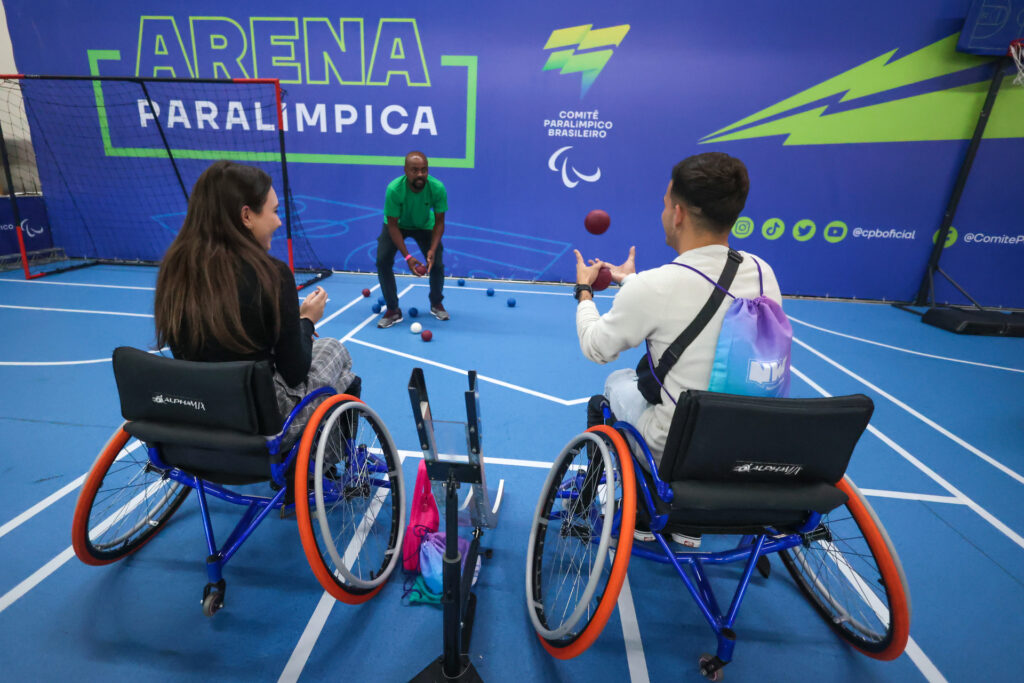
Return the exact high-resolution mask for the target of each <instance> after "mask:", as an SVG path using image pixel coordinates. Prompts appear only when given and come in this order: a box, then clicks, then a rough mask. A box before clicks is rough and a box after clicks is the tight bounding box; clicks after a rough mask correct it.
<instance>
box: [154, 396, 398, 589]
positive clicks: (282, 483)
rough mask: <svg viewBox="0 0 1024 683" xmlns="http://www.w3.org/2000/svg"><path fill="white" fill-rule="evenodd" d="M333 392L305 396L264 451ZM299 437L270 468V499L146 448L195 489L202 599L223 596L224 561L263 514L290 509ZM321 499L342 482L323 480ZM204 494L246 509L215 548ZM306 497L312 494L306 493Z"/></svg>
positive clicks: (377, 467) (374, 467)
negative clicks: (202, 544) (202, 546)
mask: <svg viewBox="0 0 1024 683" xmlns="http://www.w3.org/2000/svg"><path fill="white" fill-rule="evenodd" d="M336 393H337V392H336V391H335V390H334V389H333V388H331V387H323V388H320V389H317V390H315V391H313V392H311V393H309V394H307V395H306V396H305V397H303V399H302V400H301V401H299V403H298V404H297V405H296V406H295V407H294V408H292V410H291V412H290V413H289V414H288V417H287V419H285V421H284V425H283V426H282V427H281V431H280V432H279V433H278V434H277V435H276V436H274V437H273V438H272V439H270V440H268V441H267V451H268V453H269V454H270V455H271V456H274V455H277V454H278V451H279V449H280V448H281V444H282V442H283V441H284V438H285V435H286V434H287V433H288V430H289V428H290V427H291V425H292V423H293V422H294V420H295V418H296V416H297V415H298V414H299V413H300V412H302V410H303V409H304V408H306V406H308V405H309V404H310V403H311V402H312V401H314V400H316V399H318V398H320V397H325V396H330V395H334V394H336ZM301 441H302V439H301V437H299V438H296V439H295V441H294V443H293V444H292V445H291V448H290V449H289V451H288V456H287V457H286V458H284V459H283V460H282V461H281V462H280V463H277V464H273V463H272V464H271V465H270V479H271V481H272V482H273V483H274V484H276V485H277V486H279V487H280V490H278V491H277V493H276V494H275V495H274V496H273V497H267V496H253V495H247V494H241V493H237V492H235V491H232V490H230V489H228V488H226V487H225V486H222V485H220V484H215V483H212V482H209V481H206V480H205V479H202V478H201V477H198V476H196V475H194V474H189V473H187V472H184V471H182V470H180V469H178V468H176V467H173V466H170V465H168V464H166V463H165V462H163V460H162V459H161V457H160V451H159V449H158V448H153V447H149V448H148V451H149V460H150V462H151V463H152V464H153V466H154V467H156V468H159V469H160V470H163V471H165V472H167V476H168V478H169V479H171V480H172V481H175V482H178V483H180V484H182V485H184V486H189V487H191V488H194V489H196V491H197V492H198V496H199V508H200V511H201V513H202V519H203V531H204V532H205V534H206V546H207V549H208V550H209V555H208V556H207V558H206V572H207V576H208V577H209V583H208V584H207V585H206V587H205V588H204V589H203V598H204V600H205V599H206V597H207V596H208V595H209V594H210V593H211V592H219V593H221V594H223V593H224V589H225V582H224V578H223V571H224V567H225V566H226V565H227V563H228V561H229V560H230V559H231V558H232V557H233V556H234V554H235V553H236V552H237V551H238V549H239V548H240V547H241V546H242V544H243V543H244V542H245V541H246V539H248V538H249V536H250V535H251V534H252V532H253V531H254V530H255V529H256V527H257V526H259V525H260V523H261V522H262V521H263V520H264V519H266V517H267V515H268V514H270V512H271V511H272V510H280V509H293V508H294V506H295V504H294V503H287V504H286V503H284V497H285V494H286V492H287V489H288V481H287V472H288V470H289V469H290V468H291V467H292V465H293V463H294V462H295V458H296V457H297V456H298V452H299V446H300V445H301ZM356 456H357V457H354V458H352V459H351V460H350V461H349V465H348V469H349V470H350V471H352V472H358V471H361V470H360V468H361V467H362V465H363V461H364V460H365V459H366V458H369V457H375V456H370V455H369V453H367V452H365V451H361V452H359V453H357V454H356ZM369 470H370V471H372V472H380V473H384V474H385V475H386V474H387V465H386V464H371V465H370V466H369ZM371 483H373V484H374V485H376V486H386V487H390V482H389V481H388V480H387V477H386V476H385V477H384V478H383V480H381V481H377V480H374V481H373V482H371ZM323 484H324V488H323V492H324V499H325V500H329V501H334V500H337V499H339V498H341V497H343V496H344V495H345V491H344V482H343V481H342V482H335V481H331V480H330V479H327V478H325V479H324V482H323ZM207 494H209V495H211V496H213V497H214V498H218V499H220V500H223V501H226V502H228V503H232V504H234V505H246V506H248V507H247V509H246V511H245V513H244V514H243V515H242V519H240V520H239V521H238V523H237V524H236V525H235V528H234V529H233V530H232V531H231V533H230V534H229V535H228V538H227V540H226V541H224V544H223V545H222V546H221V547H220V548H219V549H218V548H217V543H216V541H215V539H214V534H213V524H212V522H211V520H210V510H209V505H208V503H207V499H206V496H207ZM309 495H311V496H312V495H313V494H312V492H310V494H309Z"/></svg>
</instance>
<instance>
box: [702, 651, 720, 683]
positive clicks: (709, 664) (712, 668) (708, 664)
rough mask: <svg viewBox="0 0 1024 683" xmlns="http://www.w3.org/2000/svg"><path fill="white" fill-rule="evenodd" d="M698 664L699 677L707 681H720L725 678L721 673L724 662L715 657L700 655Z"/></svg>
mask: <svg viewBox="0 0 1024 683" xmlns="http://www.w3.org/2000/svg"><path fill="white" fill-rule="evenodd" d="M698 663H699V664H700V675H701V676H703V677H704V678H706V679H708V680H709V681H720V680H722V679H723V678H725V672H723V671H722V667H724V666H725V662H723V661H722V660H721V659H719V658H718V657H717V656H714V657H713V656H711V655H709V654H707V653H705V654H702V655H701V656H700V659H699V660H698Z"/></svg>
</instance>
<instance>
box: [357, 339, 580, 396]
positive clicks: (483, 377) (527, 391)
mask: <svg viewBox="0 0 1024 683" xmlns="http://www.w3.org/2000/svg"><path fill="white" fill-rule="evenodd" d="M346 340H348V339H346ZM348 341H351V342H352V343H353V344H359V345H360V346H368V347H369V348H371V349H377V350H378V351H383V352H384V353H390V354H393V355H395V356H401V357H402V358H408V359H409V360H414V361H416V362H417V363H425V364H427V365H433V366H434V367H436V368H441V369H442V370H448V371H449V372H454V373H456V374H459V375H468V374H469V372H468V371H466V370H462V369H461V368H456V367H453V366H451V365H446V364H444V363H439V362H437V361H434V360H430V359H427V358H423V357H422V356H414V355H412V354H411V353H404V352H402V351H396V350H395V349H389V348H387V347H386V346H380V345H378V344H373V343H371V342H367V341H363V340H362V339H350V340H348ZM476 378H477V379H478V380H480V381H481V382H489V383H491V384H497V385H498V386H500V387H505V388H506V389H512V390H513V391H519V392H522V393H524V394H529V395H530V396H536V397H537V398H543V399H546V400H548V401H551V402H552V403H558V404H559V405H563V406H574V405H579V404H580V403H582V402H586V401H588V400H589V399H585V398H582V399H573V400H571V401H569V400H566V399H564V398H558V397H557V396H551V395H550V394H545V393H543V392H540V391H534V390H533V389H527V388H526V387H521V386H519V385H517V384H511V383H509V382H505V381H503V380H500V379H495V378H493V377H488V376H487V375H481V374H480V373H477V375H476Z"/></svg>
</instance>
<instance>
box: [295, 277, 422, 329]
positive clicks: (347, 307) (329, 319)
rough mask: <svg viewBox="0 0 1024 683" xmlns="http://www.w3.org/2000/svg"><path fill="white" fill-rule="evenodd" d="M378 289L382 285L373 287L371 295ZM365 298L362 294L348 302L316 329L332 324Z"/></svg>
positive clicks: (322, 321) (406, 289)
mask: <svg viewBox="0 0 1024 683" xmlns="http://www.w3.org/2000/svg"><path fill="white" fill-rule="evenodd" d="M378 289H380V285H379V284H378V285H374V286H373V287H371V288H370V293H371V294H372V293H373V292H375V291H377V290H378ZM408 290H409V288H408V287H406V288H405V289H404V290H402V294H404V293H405V292H407V291H408ZM402 294H399V295H398V296H402ZM365 298H367V297H364V296H363V295H362V294H360V295H359V296H357V297H356V298H355V299H352V301H350V302H348V303H347V304H345V305H344V306H342V307H341V308H339V309H338V310H336V311H335V312H334V313H331V314H330V315H329V316H327V317H326V318H324V319H323V320H321V321H320V322H318V323H317V324H316V325H314V327H315V328H316V329H318V330H319V329H320V328H321V327H323V326H324V325H326V324H327V323H329V322H331V321H332V320H334V319H335V318H337V317H338V316H339V315H341V314H342V313H344V312H345V311H347V310H348V309H350V308H352V307H353V306H355V305H356V304H357V303H359V302H360V301H362V300H363V299H365ZM364 324H365V323H364ZM350 334H351V333H350Z"/></svg>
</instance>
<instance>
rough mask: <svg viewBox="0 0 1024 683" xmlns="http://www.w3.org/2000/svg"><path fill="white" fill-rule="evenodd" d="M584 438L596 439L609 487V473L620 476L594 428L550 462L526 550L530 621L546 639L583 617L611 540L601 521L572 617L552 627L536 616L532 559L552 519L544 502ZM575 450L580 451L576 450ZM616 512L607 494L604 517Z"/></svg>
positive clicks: (558, 635) (562, 632) (562, 633)
mask: <svg viewBox="0 0 1024 683" xmlns="http://www.w3.org/2000/svg"><path fill="white" fill-rule="evenodd" d="M582 441H589V442H591V443H593V444H594V445H595V446H596V447H597V450H598V451H599V452H600V453H601V460H602V462H603V464H604V471H605V473H606V474H605V477H606V481H607V484H606V487H607V490H614V483H613V480H612V479H610V477H614V476H617V474H616V472H617V471H616V468H615V467H614V464H613V462H612V457H611V454H610V453H609V452H608V446H607V445H606V444H605V442H604V441H603V440H602V439H601V437H599V436H598V435H596V434H594V433H593V432H583V433H582V434H579V435H577V436H576V437H574V438H573V439H572V441H570V442H569V443H567V444H566V445H565V448H563V449H562V452H561V454H559V456H558V457H557V458H556V459H555V463H554V464H553V465H552V466H551V470H550V471H549V472H548V476H547V480H546V481H545V482H544V488H543V489H542V490H541V495H540V500H539V501H537V507H536V509H535V510H534V513H533V524H532V525H531V526H530V545H529V549H528V550H527V554H526V607H527V612H529V614H530V621H531V622H532V623H533V628H534V629H535V630H536V631H537V634H538V635H540V636H541V637H542V638H544V639H545V640H560V639H561V638H564V637H565V636H566V635H567V634H568V633H569V632H570V631H571V630H572V628H573V627H574V626H576V624H577V623H579V621H580V619H581V618H583V614H584V613H585V612H586V609H587V606H588V605H589V604H590V600H591V598H593V597H594V593H595V592H596V591H597V585H598V582H599V581H600V579H601V570H602V567H603V566H604V564H605V562H606V560H607V558H608V547H609V545H610V542H611V535H612V525H611V524H602V525H601V540H600V542H599V543H598V546H597V553H596V554H595V555H594V561H593V567H594V571H592V572H591V574H590V577H589V580H588V581H587V585H586V587H585V588H584V589H583V591H582V593H580V597H579V601H578V602H577V604H576V609H574V610H573V612H572V614H570V615H569V618H568V619H566V620H565V621H564V622H563V623H562V624H560V625H559V626H558V628H555V629H550V628H547V627H546V626H544V625H543V624H541V623H540V619H539V618H538V617H537V607H538V606H539V605H537V604H536V603H535V602H534V599H533V593H534V591H533V588H534V586H533V563H534V548H535V547H536V542H537V533H538V531H539V530H540V528H541V526H545V527H546V526H547V524H548V522H549V520H547V519H542V518H541V517H542V515H543V514H544V507H545V505H544V504H545V502H546V501H547V498H548V491H549V490H550V489H551V487H552V486H559V485H560V484H561V481H560V480H558V478H559V475H558V473H559V471H560V470H561V469H562V464H563V461H564V460H565V459H566V458H569V457H572V455H573V450H574V449H573V446H576V445H577V444H580V443H581V442H582ZM575 452H578V450H576V451H575ZM614 516H615V496H614V495H607V496H605V501H604V519H606V520H611V519H613V518H614Z"/></svg>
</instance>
